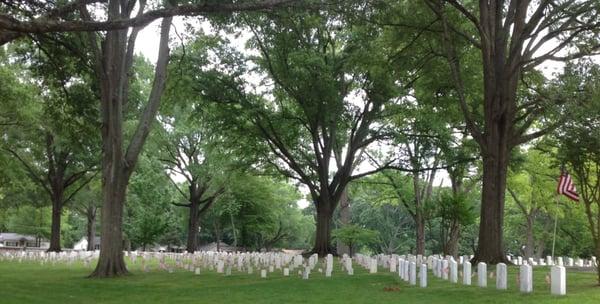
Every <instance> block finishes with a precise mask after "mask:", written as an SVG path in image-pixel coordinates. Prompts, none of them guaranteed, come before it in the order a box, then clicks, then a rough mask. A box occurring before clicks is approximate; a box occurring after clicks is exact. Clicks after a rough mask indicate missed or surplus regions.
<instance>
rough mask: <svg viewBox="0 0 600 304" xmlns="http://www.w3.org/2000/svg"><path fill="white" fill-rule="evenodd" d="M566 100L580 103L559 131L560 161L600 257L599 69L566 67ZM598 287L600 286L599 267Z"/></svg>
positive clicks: (589, 65) (587, 64)
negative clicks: (573, 183)
mask: <svg viewBox="0 0 600 304" xmlns="http://www.w3.org/2000/svg"><path fill="white" fill-rule="evenodd" d="M562 78H563V79H564V80H562V81H561V82H562V83H564V85H565V86H564V90H565V91H567V92H569V93H568V94H567V96H568V97H567V98H570V99H571V100H572V101H573V102H574V103H575V102H576V103H577V109H576V117H577V118H578V119H574V120H570V121H568V122H567V123H566V126H565V127H564V128H561V129H559V130H557V131H556V132H555V133H556V138H557V142H558V147H559V149H558V159H559V160H561V162H562V163H564V164H567V165H568V167H569V168H570V169H571V173H572V175H573V176H574V177H575V180H576V181H577V183H576V185H577V190H578V192H579V193H580V199H581V201H582V202H583V208H584V211H585V215H586V219H587V226H588V229H589V231H590V233H591V235H592V240H593V242H594V249H595V253H594V254H595V256H597V257H598V256H600V111H599V109H600V81H599V80H600V66H598V65H597V64H593V63H591V62H588V61H583V62H580V63H578V64H572V65H567V68H566V73H565V75H564V76H563V77H562ZM597 270H598V283H599V284H600V265H598V267H597Z"/></svg>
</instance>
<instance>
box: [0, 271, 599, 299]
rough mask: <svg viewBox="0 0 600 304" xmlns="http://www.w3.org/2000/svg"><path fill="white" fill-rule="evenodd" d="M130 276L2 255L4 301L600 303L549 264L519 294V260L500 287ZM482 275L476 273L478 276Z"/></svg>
mask: <svg viewBox="0 0 600 304" xmlns="http://www.w3.org/2000/svg"><path fill="white" fill-rule="evenodd" d="M129 267H130V271H131V272H132V275H131V276H127V277H123V278H116V279H89V278H86V276H87V275H88V274H89V273H90V272H91V269H90V268H86V267H84V266H83V265H82V264H78V263H75V264H73V265H71V266H69V265H66V264H56V265H49V264H46V265H44V266H41V265H40V264H39V263H33V262H23V263H18V262H15V261H0V303H3V304H9V303H69V304H71V303H73V304H74V303H144V304H149V303H228V304H234V303H344V304H350V303H372V304H375V303H427V304H432V303H525V302H526V303H577V304H584V303H595V304H598V303H600V287H597V285H596V280H595V276H594V274H593V273H581V272H574V271H569V270H567V296H563V297H557V296H552V295H550V287H549V286H548V285H547V283H546V282H545V276H546V274H547V273H548V269H547V268H536V269H535V271H534V280H535V282H534V292H533V293H532V294H521V293H520V292H519V291H518V287H517V282H516V273H517V271H518V269H517V268H516V267H510V268H509V272H510V274H509V289H508V290H507V291H498V290H496V289H495V280H493V279H488V287H487V288H479V287H476V286H463V285H461V284H451V283H449V282H448V281H442V280H439V279H437V278H434V277H433V275H432V274H431V272H430V273H429V275H428V277H429V287H427V288H425V289H423V288H419V287H413V286H409V285H408V284H407V283H405V282H403V281H401V280H400V279H399V278H398V277H397V275H396V274H395V273H390V272H388V271H383V270H382V269H380V272H379V273H377V274H368V273H367V272H366V271H365V270H363V269H360V267H358V266H355V275H354V276H348V275H346V274H344V273H343V272H342V271H341V270H340V269H339V266H338V265H336V268H335V270H334V273H333V277H331V278H326V277H325V276H324V274H322V273H319V272H318V271H314V272H313V273H312V274H311V278H310V279H309V280H302V279H301V278H300V277H299V276H298V274H297V273H293V274H292V275H291V276H290V277H283V275H282V274H281V271H277V270H276V271H275V272H274V273H270V274H269V277H268V278H267V279H261V278H260V274H259V273H260V271H257V270H256V269H255V271H254V274H253V275H248V274H246V273H237V272H236V271H235V270H234V271H233V274H232V275H231V276H224V275H222V274H217V273H215V272H210V271H203V272H202V274H201V275H199V276H196V275H194V273H192V272H189V271H184V270H175V272H174V273H168V272H165V271H160V270H156V268H155V267H154V268H153V269H154V270H152V271H150V272H148V273H144V272H142V271H141V268H140V265H139V264H137V265H130V266H129ZM473 282H474V283H475V282H476V278H473Z"/></svg>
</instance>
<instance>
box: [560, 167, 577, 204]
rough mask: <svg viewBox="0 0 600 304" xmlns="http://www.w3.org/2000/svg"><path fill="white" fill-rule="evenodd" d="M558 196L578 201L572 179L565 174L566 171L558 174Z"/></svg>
mask: <svg viewBox="0 0 600 304" xmlns="http://www.w3.org/2000/svg"><path fill="white" fill-rule="evenodd" d="M556 191H557V192H558V194H562V195H564V196H566V197H568V198H570V199H572V200H574V201H576V202H578V201H579V195H578V194H577V190H576V189H575V184H573V179H572V178H571V175H569V173H567V171H564V170H563V171H562V173H561V174H560V179H559V180H558V188H557V189H556Z"/></svg>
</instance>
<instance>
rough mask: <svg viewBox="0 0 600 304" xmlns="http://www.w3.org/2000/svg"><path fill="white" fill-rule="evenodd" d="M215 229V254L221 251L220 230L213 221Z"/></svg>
mask: <svg viewBox="0 0 600 304" xmlns="http://www.w3.org/2000/svg"><path fill="white" fill-rule="evenodd" d="M213 227H214V228H215V239H216V240H217V252H220V251H221V229H219V224H218V223H217V222H216V221H215V224H214V225H213Z"/></svg>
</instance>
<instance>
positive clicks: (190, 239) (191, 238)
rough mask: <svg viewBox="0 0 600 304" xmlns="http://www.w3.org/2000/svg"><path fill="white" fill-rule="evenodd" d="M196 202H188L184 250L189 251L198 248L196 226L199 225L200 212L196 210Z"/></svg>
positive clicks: (191, 251)
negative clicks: (188, 211) (188, 212)
mask: <svg viewBox="0 0 600 304" xmlns="http://www.w3.org/2000/svg"><path fill="white" fill-rule="evenodd" d="M198 208H199V206H198V203H197V202H195V203H190V206H189V209H190V214H189V219H188V235H187V247H186V250H187V252H189V253H194V252H195V251H196V249H198V227H200V213H199V212H198Z"/></svg>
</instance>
